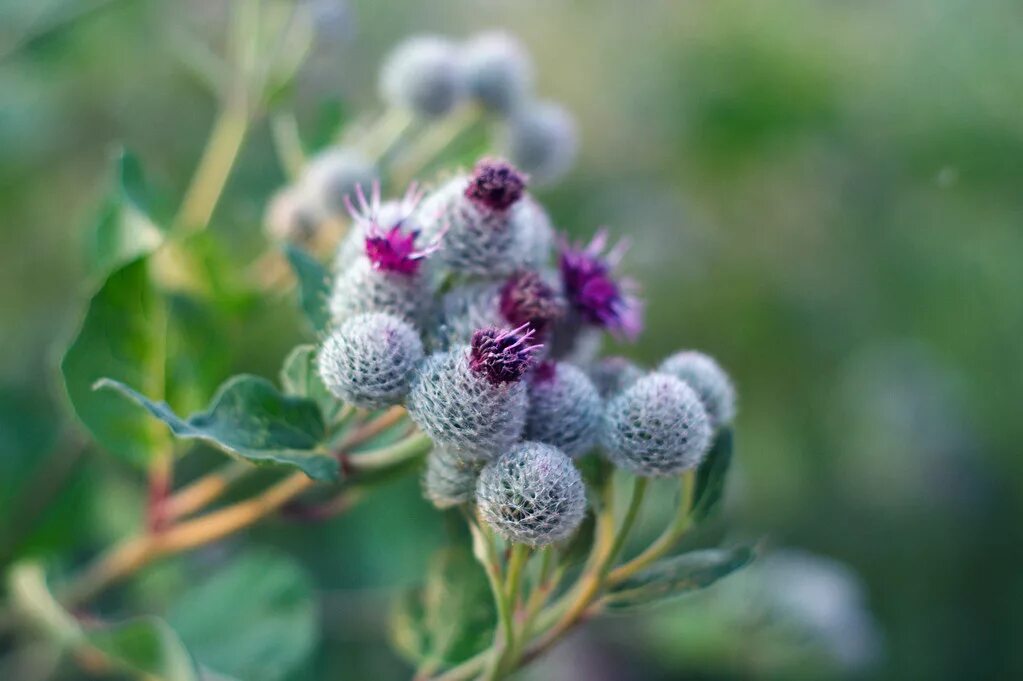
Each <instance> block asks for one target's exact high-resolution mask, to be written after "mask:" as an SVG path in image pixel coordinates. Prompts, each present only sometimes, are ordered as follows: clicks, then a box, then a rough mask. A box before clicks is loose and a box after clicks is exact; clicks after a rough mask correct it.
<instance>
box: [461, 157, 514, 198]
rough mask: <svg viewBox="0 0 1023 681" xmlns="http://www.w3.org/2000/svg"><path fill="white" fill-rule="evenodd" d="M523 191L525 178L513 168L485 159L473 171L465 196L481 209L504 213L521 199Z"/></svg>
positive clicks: (506, 164) (509, 165)
mask: <svg viewBox="0 0 1023 681" xmlns="http://www.w3.org/2000/svg"><path fill="white" fill-rule="evenodd" d="M525 189H526V178H525V176H524V175H523V174H522V173H520V172H519V171H518V170H516V168H515V166H513V165H511V164H510V163H507V162H505V161H499V160H496V159H492V158H485V159H483V160H481V161H480V162H479V163H477V164H476V167H475V168H474V169H473V172H472V177H470V178H469V186H468V187H466V188H465V196H466V198H468V199H469V200H470V201H472V202H473V203H475V204H476V205H478V206H480V207H482V208H486V209H489V210H492V211H505V210H508V208H510V207H511V206H512V204H514V203H515V202H516V201H518V200H519V199H521V198H522V194H523V192H524V191H525Z"/></svg>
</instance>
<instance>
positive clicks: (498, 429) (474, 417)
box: [405, 326, 539, 461]
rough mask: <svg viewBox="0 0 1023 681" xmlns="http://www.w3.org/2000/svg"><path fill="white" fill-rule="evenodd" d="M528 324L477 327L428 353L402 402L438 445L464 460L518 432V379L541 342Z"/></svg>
mask: <svg viewBox="0 0 1023 681" xmlns="http://www.w3.org/2000/svg"><path fill="white" fill-rule="evenodd" d="M532 337H533V333H532V331H531V330H529V329H527V328H525V327H524V326H523V327H520V328H518V329H514V330H511V331H507V330H500V329H497V328H486V329H480V330H478V331H477V332H476V333H474V334H473V339H472V343H470V344H469V345H467V346H466V345H461V346H457V347H454V348H452V349H451V350H448V351H447V352H438V353H435V354H433V355H431V356H430V357H428V358H427V359H426V361H425V362H423V363H422V365H421V366H420V368H419V371H418V372H417V374H416V377H415V378H414V379H413V381H412V387H411V389H410V390H409V395H408V399H407V400H406V403H405V407H406V408H407V409H408V413H409V416H410V417H411V418H412V420H413V421H415V422H416V424H417V425H418V426H419V427H420V428H421V429H422V430H423V432H425V433H426V434H427V435H429V436H430V438H432V439H433V441H434V443H436V444H437V445H438V446H440V447H445V448H447V449H448V450H450V452H451V453H452V455H453V456H457V457H458V458H459V459H461V460H462V461H482V460H489V459H492V458H493V457H495V456H497V455H498V454H500V453H501V452H503V451H505V450H507V449H508V448H509V447H510V446H511V445H512V444H514V443H515V442H517V441H518V440H519V439H520V437H521V436H522V431H523V429H524V428H525V426H526V412H527V408H528V401H529V398H528V396H527V394H526V386H525V383H524V382H523V381H522V380H521V379H522V377H523V375H524V374H525V373H526V371H528V370H529V369H530V368H531V367H532V365H533V360H534V354H535V353H536V351H537V350H538V349H539V346H537V345H535V344H531V343H530V341H531V339H532Z"/></svg>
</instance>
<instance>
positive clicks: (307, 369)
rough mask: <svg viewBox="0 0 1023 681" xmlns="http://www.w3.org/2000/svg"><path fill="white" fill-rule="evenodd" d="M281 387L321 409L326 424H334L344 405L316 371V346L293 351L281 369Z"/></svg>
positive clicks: (305, 346) (300, 346) (298, 348)
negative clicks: (332, 393) (308, 400)
mask: <svg viewBox="0 0 1023 681" xmlns="http://www.w3.org/2000/svg"><path fill="white" fill-rule="evenodd" d="M281 387H283V388H284V392H285V394H287V395H295V396H297V397H305V398H308V399H310V400H312V401H313V402H315V403H316V404H317V405H318V406H319V407H320V413H321V414H323V420H324V422H325V423H328V424H329V423H332V422H333V421H334V418H335V417H336V416H337V414H338V412H339V411H340V410H341V408H342V407H343V406H344V403H343V402H342V401H341V400H339V399H337V398H336V397H334V396H333V395H331V394H330V391H329V390H327V386H325V385H323V381H322V380H320V373H319V371H317V370H316V346H314V345H299V346H297V347H295V348H294V349H292V351H291V352H290V353H289V354H288V357H287V358H286V359H285V360H284V366H283V367H282V368H281Z"/></svg>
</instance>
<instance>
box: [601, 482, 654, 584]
mask: <svg viewBox="0 0 1023 681" xmlns="http://www.w3.org/2000/svg"><path fill="white" fill-rule="evenodd" d="M646 488H647V479H646V478H641V477H637V478H636V479H635V480H634V481H633V487H632V499H631V500H630V501H629V508H628V509H627V510H626V511H625V517H624V518H623V519H622V524H621V527H619V528H618V534H617V535H616V536H615V540H614V543H613V544H612V545H611V550H610V551H608V554H607V556H606V557H605V558H604V565H603V568H602V575H601V581H603V579H604V578H605V577H607V573H608V572H609V571H610V569H611V566H612V565H614V562H615V559H616V558H617V557H618V554H619V553H620V552H621V550H622V548H623V547H624V546H625V540H626V539H628V536H629V533H630V532H631V531H632V527H633V525H635V524H636V518H637V517H638V516H639V508H640V506H642V504H643V497H644V495H645V494H646Z"/></svg>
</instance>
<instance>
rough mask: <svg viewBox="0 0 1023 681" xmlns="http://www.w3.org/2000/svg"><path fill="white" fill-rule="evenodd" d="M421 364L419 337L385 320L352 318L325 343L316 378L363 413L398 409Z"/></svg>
mask: <svg viewBox="0 0 1023 681" xmlns="http://www.w3.org/2000/svg"><path fill="white" fill-rule="evenodd" d="M422 359H423V344H422V342H421V341H420V339H419V334H418V333H416V331H415V329H413V328H412V327H411V326H409V324H408V323H406V322H405V321H403V320H401V319H398V318H397V317H394V316H391V315H389V314H382V313H372V314H363V315H358V316H355V317H352V318H351V319H349V320H348V321H347V322H345V323H344V324H343V325H341V327H340V328H338V329H337V330H336V331H334V332H332V333H331V334H330V335H329V336H327V339H326V340H325V341H324V343H323V346H322V347H321V349H320V353H319V357H318V366H319V373H320V378H322V379H323V383H324V385H326V386H327V389H328V390H330V392H331V393H332V394H333V395H334V396H335V397H337V398H339V399H341V400H344V401H345V402H347V403H349V404H353V405H355V406H357V407H364V408H366V409H379V408H381V407H387V406H390V405H394V404H398V403H400V402H401V401H402V400H403V399H404V397H405V395H406V393H408V390H409V384H410V383H411V381H412V375H413V373H414V371H415V369H416V366H417V365H418V364H419V362H421V361H422Z"/></svg>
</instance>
